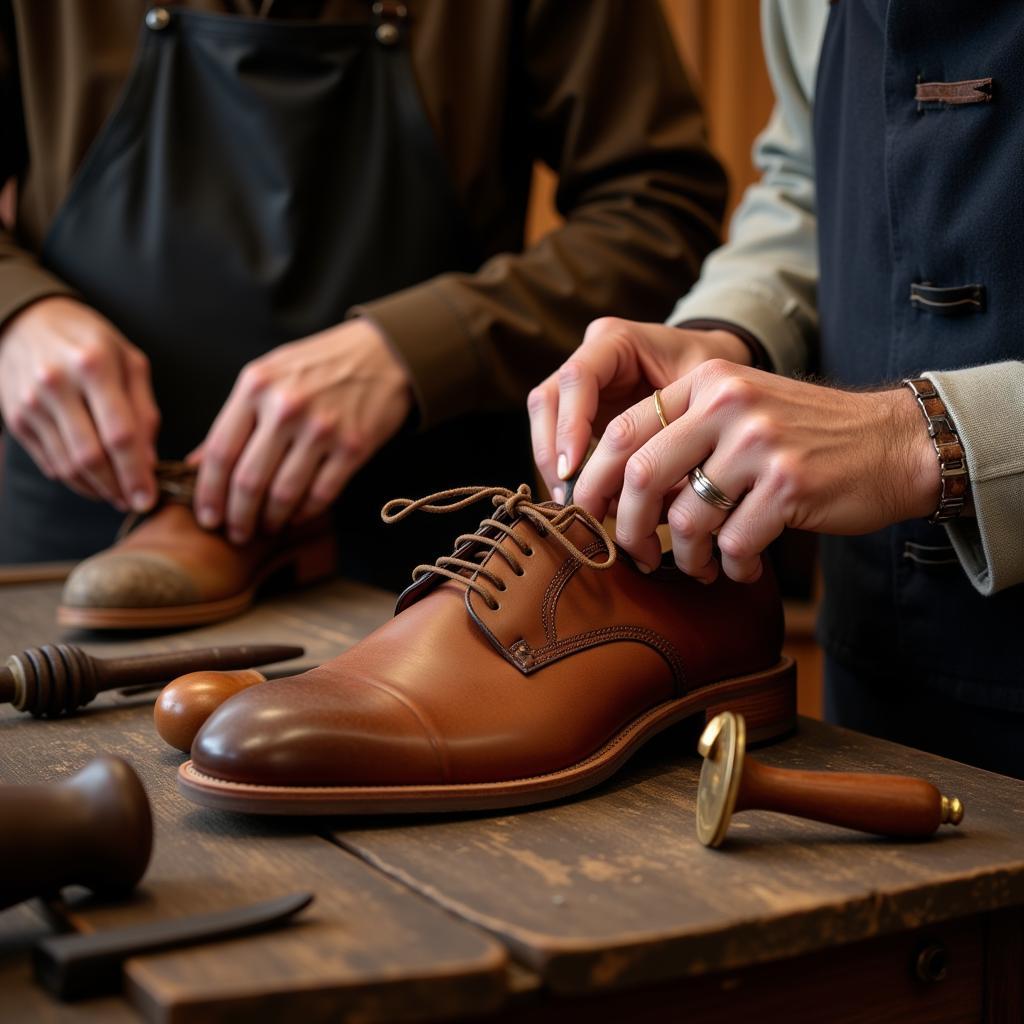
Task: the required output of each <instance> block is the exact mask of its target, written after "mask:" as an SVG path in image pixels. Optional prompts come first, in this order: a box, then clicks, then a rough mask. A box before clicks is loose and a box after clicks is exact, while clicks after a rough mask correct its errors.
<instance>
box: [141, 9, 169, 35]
mask: <svg viewBox="0 0 1024 1024" xmlns="http://www.w3.org/2000/svg"><path fill="white" fill-rule="evenodd" d="M170 23H171V15H170V12H169V11H168V10H167V9H166V8H165V7H151V8H150V9H149V10H148V11H146V28H149V29H152V30H153V31H154V32H162V31H163V30H164V29H165V28H167V26H168V25H170Z"/></svg>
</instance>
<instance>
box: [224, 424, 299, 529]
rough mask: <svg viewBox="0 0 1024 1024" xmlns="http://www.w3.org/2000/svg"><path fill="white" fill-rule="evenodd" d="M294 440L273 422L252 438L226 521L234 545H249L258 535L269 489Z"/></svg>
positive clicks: (236, 474)
mask: <svg viewBox="0 0 1024 1024" xmlns="http://www.w3.org/2000/svg"><path fill="white" fill-rule="evenodd" d="M290 441H291V438H290V437H289V436H288V435H287V434H286V432H285V431H283V430H281V429H280V428H279V427H278V426H277V425H275V424H274V423H273V421H272V420H270V419H266V420H262V421H261V422H260V423H259V424H258V426H257V427H256V429H255V430H254V431H253V433H252V435H251V437H250V438H249V442H248V444H246V446H245V450H244V451H243V452H242V454H241V456H240V458H239V459H238V462H237V463H236V465H235V470H234V472H233V473H232V474H231V487H230V489H229V491H228V501H227V513H226V519H227V527H228V537H229V538H230V539H231V542H232V543H233V544H246V543H248V542H249V540H251V539H252V536H253V534H254V533H255V532H256V524H257V522H258V521H259V518H260V514H261V512H262V511H263V502H264V499H265V497H266V494H267V489H268V487H269V486H270V481H271V479H272V478H273V476H274V474H275V473H276V472H277V468H278V466H279V465H280V463H281V459H282V457H283V456H284V453H285V451H286V449H287V448H288V445H289V443H290Z"/></svg>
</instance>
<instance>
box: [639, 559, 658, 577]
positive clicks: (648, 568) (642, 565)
mask: <svg viewBox="0 0 1024 1024" xmlns="http://www.w3.org/2000/svg"><path fill="white" fill-rule="evenodd" d="M636 567H637V568H638V569H639V570H640V571H641V572H642V573H643V574H644V575H645V576H650V575H651V573H652V572H654V570H655V569H657V568H658V567H657V566H656V565H648V564H647V563H646V562H637V563H636Z"/></svg>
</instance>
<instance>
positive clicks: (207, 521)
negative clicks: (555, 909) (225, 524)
mask: <svg viewBox="0 0 1024 1024" xmlns="http://www.w3.org/2000/svg"><path fill="white" fill-rule="evenodd" d="M197 518H198V519H199V525H200V526H201V527H202V528H203V529H204V530H212V529H214V528H215V527H216V526H217V513H216V512H214V510H213V509H212V508H209V507H208V506H207V507H206V508H201V509H200V510H199V515H198V517H197Z"/></svg>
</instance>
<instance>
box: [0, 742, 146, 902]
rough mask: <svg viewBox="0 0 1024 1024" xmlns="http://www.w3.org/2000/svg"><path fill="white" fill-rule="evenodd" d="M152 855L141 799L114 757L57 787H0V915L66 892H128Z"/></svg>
mask: <svg viewBox="0 0 1024 1024" xmlns="http://www.w3.org/2000/svg"><path fill="white" fill-rule="evenodd" d="M152 847H153V819H152V816H151V814H150V810H149V800H148V799H147V798H146V791H145V790H144V789H143V788H142V783H141V782H140V781H139V777H138V776H137V775H136V774H135V772H134V770H133V769H132V768H131V767H130V766H129V765H128V763H127V762H125V761H122V760H121V759H120V758H119V757H112V756H109V755H104V756H103V757H97V758H95V759H93V760H92V761H90V762H89V763H88V764H87V765H86V766H85V767H84V768H83V769H82V770H81V771H80V772H78V773H77V774H75V775H72V776H70V777H69V778H66V779H61V780H60V781H59V782H48V783H40V784H33V785H19V786H0V909H2V908H3V907H9V906H11V905H12V904H14V903H20V902H21V901H22V900H27V899H29V898H30V897H32V896H53V895H55V894H56V893H57V892H58V890H60V889H62V888H63V887H64V886H66V885H84V886H85V887H86V888H87V889H91V890H92V891H93V892H96V893H100V894H106V895H121V894H124V893H128V892H131V890H132V889H133V888H134V887H135V885H136V884H137V883H138V882H139V880H140V879H141V878H142V876H143V874H144V873H145V871H146V866H147V865H148V864H149V855H150V852H151V850H152Z"/></svg>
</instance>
